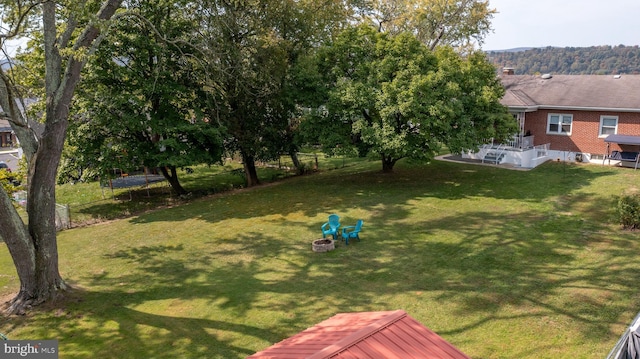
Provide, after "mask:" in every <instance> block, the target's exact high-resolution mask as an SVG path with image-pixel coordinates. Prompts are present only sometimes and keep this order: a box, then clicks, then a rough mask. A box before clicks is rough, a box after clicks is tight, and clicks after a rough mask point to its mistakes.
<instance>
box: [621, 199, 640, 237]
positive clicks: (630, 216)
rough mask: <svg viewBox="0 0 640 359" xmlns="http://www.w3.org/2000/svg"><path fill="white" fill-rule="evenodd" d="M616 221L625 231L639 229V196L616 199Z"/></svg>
mask: <svg viewBox="0 0 640 359" xmlns="http://www.w3.org/2000/svg"><path fill="white" fill-rule="evenodd" d="M617 212H618V220H619V221H620V224H622V226H623V227H624V228H625V229H638V228H640V196H639V195H635V194H634V195H624V196H622V197H620V198H619V199H618V208H617Z"/></svg>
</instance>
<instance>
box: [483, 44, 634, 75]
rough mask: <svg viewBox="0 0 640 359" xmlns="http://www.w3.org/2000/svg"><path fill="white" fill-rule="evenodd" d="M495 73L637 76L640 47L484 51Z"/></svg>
mask: <svg viewBox="0 0 640 359" xmlns="http://www.w3.org/2000/svg"><path fill="white" fill-rule="evenodd" d="M487 56H488V58H489V61H491V62H492V63H493V64H494V65H495V66H496V67H497V68H498V70H501V69H502V68H504V67H511V68H513V69H514V70H515V73H516V75H534V74H545V73H552V74H564V75H605V74H640V48H639V47H638V46H637V45H636V46H624V45H619V46H613V47H612V46H592V47H565V48H561V47H546V48H532V49H528V50H524V51H516V49H512V50H504V51H488V52H487Z"/></svg>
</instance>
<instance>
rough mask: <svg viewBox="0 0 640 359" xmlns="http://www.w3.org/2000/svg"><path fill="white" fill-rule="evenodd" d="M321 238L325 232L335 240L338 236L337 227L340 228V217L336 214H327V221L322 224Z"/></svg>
mask: <svg viewBox="0 0 640 359" xmlns="http://www.w3.org/2000/svg"><path fill="white" fill-rule="evenodd" d="M321 228H322V238H324V237H325V236H326V235H327V234H330V235H332V236H333V239H334V240H336V239H337V238H338V228H340V217H339V216H338V215H337V214H332V215H330V216H329V222H327V223H325V224H323V225H322V227H321Z"/></svg>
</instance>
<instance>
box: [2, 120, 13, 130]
mask: <svg viewBox="0 0 640 359" xmlns="http://www.w3.org/2000/svg"><path fill="white" fill-rule="evenodd" d="M11 131H12V129H11V125H9V121H7V120H0V132H11Z"/></svg>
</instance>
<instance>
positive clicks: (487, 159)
mask: <svg viewBox="0 0 640 359" xmlns="http://www.w3.org/2000/svg"><path fill="white" fill-rule="evenodd" d="M503 158H504V152H501V153H498V152H494V151H489V152H487V154H486V155H484V157H483V158H482V163H495V164H496V165H499V164H500V163H502V159H503Z"/></svg>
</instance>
